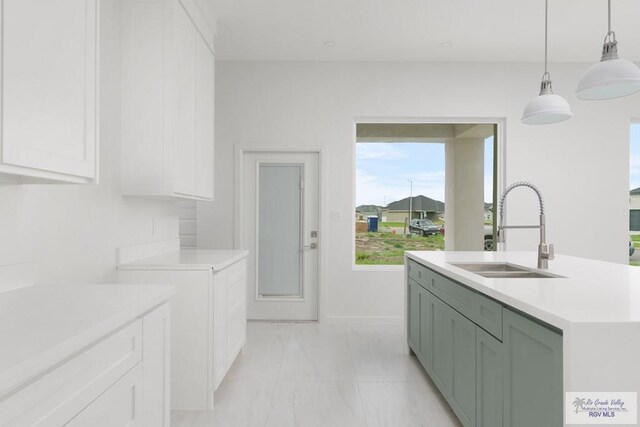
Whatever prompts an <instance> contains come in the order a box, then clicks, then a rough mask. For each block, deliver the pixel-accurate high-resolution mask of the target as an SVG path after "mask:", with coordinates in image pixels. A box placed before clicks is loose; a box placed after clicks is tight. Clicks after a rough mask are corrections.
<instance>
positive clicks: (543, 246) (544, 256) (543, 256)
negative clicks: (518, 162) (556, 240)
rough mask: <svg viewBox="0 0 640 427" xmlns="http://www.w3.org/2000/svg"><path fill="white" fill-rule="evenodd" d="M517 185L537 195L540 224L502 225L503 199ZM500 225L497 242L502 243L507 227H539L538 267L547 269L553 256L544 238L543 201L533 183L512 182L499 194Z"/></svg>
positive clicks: (551, 249)
mask: <svg viewBox="0 0 640 427" xmlns="http://www.w3.org/2000/svg"><path fill="white" fill-rule="evenodd" d="M517 187H528V188H530V189H531V190H533V191H534V192H535V193H536V195H537V196H538V201H539V202H540V225H504V208H505V204H504V202H505V199H506V197H507V194H509V192H510V191H511V190H513V189H514V188H517ZM499 209H500V225H499V226H498V243H504V242H505V238H504V230H506V229H509V228H539V229H540V244H538V268H539V269H543V270H544V269H547V268H549V260H550V259H553V258H554V252H553V245H552V244H547V240H546V224H545V216H544V202H543V200H542V193H540V190H539V189H538V187H536V186H535V185H533V184H532V183H530V182H527V181H519V182H514V183H513V184H511V185H510V186H508V187H507V188H506V189H505V190H504V192H503V193H502V196H500V203H499Z"/></svg>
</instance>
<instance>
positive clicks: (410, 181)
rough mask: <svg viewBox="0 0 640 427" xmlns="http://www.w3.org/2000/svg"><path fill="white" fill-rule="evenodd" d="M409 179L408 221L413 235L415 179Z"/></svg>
mask: <svg viewBox="0 0 640 427" xmlns="http://www.w3.org/2000/svg"><path fill="white" fill-rule="evenodd" d="M407 181H409V222H408V224H407V225H408V226H409V235H411V217H412V214H413V181H412V180H410V179H408V180H407Z"/></svg>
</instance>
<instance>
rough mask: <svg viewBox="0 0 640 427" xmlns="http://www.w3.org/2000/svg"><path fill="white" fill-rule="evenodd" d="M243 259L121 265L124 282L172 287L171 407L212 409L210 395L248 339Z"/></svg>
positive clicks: (119, 279) (244, 262)
mask: <svg viewBox="0 0 640 427" xmlns="http://www.w3.org/2000/svg"><path fill="white" fill-rule="evenodd" d="M246 271H247V264H246V258H243V259H240V260H239V261H236V262H234V263H232V264H231V265H229V266H227V267H225V268H222V269H220V270H215V269H213V268H203V267H202V265H199V266H195V267H193V268H188V267H185V266H184V265H182V266H180V267H175V268H172V267H167V266H159V267H157V268H151V267H148V266H142V267H136V266H133V265H128V266H126V268H122V266H120V267H119V270H118V282H119V283H122V284H168V285H175V287H176V294H175V295H174V297H173V300H172V314H171V327H172V329H171V405H172V406H171V407H172V409H190V410H211V409H213V404H214V398H213V394H214V392H215V390H216V389H217V388H218V386H219V385H220V383H221V382H222V380H223V379H224V377H225V375H226V374H227V372H228V371H229V368H230V367H231V365H232V363H233V361H234V360H235V358H236V357H237V355H238V353H239V352H240V351H241V349H242V347H243V346H244V343H245V341H246V329H247V315H246V294H247V286H246V280H247V279H246V277H247V275H246Z"/></svg>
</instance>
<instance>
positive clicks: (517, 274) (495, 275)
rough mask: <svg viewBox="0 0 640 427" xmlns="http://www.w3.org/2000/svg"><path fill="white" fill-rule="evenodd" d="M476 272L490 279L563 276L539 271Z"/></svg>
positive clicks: (553, 277)
mask: <svg viewBox="0 0 640 427" xmlns="http://www.w3.org/2000/svg"><path fill="white" fill-rule="evenodd" d="M474 273H475V274H477V275H479V276H482V277H487V278H489V279H555V278H558V277H562V276H558V275H556V274H551V273H541V272H539V271H474Z"/></svg>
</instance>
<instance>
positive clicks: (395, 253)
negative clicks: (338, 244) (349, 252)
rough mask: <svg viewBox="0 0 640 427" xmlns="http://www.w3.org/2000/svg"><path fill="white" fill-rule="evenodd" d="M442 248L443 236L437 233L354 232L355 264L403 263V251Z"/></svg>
mask: <svg viewBox="0 0 640 427" xmlns="http://www.w3.org/2000/svg"><path fill="white" fill-rule="evenodd" d="M434 250H444V238H443V237H442V236H441V235H440V234H438V235H435V236H428V237H422V236H417V235H413V236H412V237H411V238H404V237H402V234H393V233H390V232H383V231H379V232H377V233H356V264H360V265H367V264H387V265H393V264H404V252H405V251H434Z"/></svg>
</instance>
